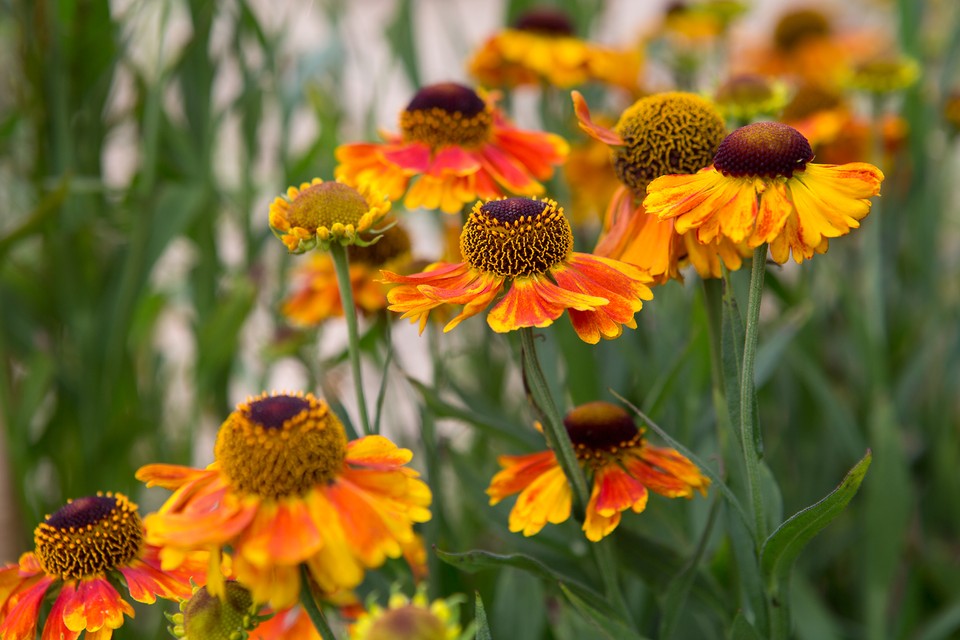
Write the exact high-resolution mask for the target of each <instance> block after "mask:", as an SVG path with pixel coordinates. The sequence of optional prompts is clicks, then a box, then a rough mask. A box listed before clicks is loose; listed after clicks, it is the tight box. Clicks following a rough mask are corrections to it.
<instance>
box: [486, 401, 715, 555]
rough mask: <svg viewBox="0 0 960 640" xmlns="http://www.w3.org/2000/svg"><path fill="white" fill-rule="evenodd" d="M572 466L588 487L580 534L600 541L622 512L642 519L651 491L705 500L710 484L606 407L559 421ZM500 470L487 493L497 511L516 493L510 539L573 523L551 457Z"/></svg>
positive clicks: (528, 458)
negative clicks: (581, 472) (574, 457)
mask: <svg viewBox="0 0 960 640" xmlns="http://www.w3.org/2000/svg"><path fill="white" fill-rule="evenodd" d="M563 425H564V427H565V428H566V430H567V433H568V434H569V435H570V440H571V441H572V443H573V447H574V451H575V452H576V454H577V461H578V463H579V464H580V466H581V467H582V468H583V469H584V470H585V471H586V472H587V474H588V480H589V482H590V484H591V485H592V489H591V493H590V501H589V502H588V503H587V508H586V518H585V520H584V523H583V531H584V533H585V534H586V536H587V539H588V540H590V541H592V542H598V541H599V540H601V539H603V538H604V537H605V536H607V535H609V534H610V533H611V532H612V531H613V530H614V529H616V528H617V525H618V524H620V517H621V514H622V512H624V511H626V510H627V509H631V510H633V512H634V513H640V512H642V511H643V510H644V509H646V507H647V498H648V495H649V492H648V490H649V491H654V492H656V493H659V494H660V495H662V496H666V497H668V498H692V497H693V493H694V491H699V492H700V493H701V494H702V495H706V492H707V487H709V486H710V479H709V478H707V477H706V476H704V475H703V474H702V473H700V471H699V469H697V467H696V465H694V464H693V463H692V462H690V460H688V459H687V458H686V457H684V456H683V455H681V454H680V453H678V452H677V451H675V450H674V449H663V448H659V447H654V446H651V445H650V444H649V443H648V442H647V441H646V438H644V434H643V430H642V429H638V428H637V425H636V424H635V423H634V421H633V419H632V418H631V417H630V415H629V414H627V412H626V411H624V410H623V409H622V408H620V407H618V406H616V405H613V404H610V403H609V402H589V403H587V404H583V405H580V406H578V407H576V408H575V409H573V410H572V411H570V412H569V413H568V414H567V415H566V417H565V418H564V419H563ZM498 462H499V463H500V466H501V467H503V469H502V470H501V471H500V472H498V473H497V474H496V475H495V476H494V477H493V479H492V480H491V481H490V487H489V488H487V495H489V496H490V504H491V505H494V504H497V503H498V502H500V501H501V500H503V499H504V498H506V497H508V496H512V495H513V494H515V493H519V494H520V495H519V497H518V498H517V502H516V504H515V505H514V506H513V509H511V510H510V520H509V526H510V531H513V532H514V533H523V535H525V536H532V535H536V534H537V533H539V532H540V530H541V529H543V527H544V526H546V524H547V523H548V522H549V523H551V524H560V523H561V522H565V521H566V520H567V519H568V518H569V517H570V506H571V502H572V495H573V494H572V491H571V489H570V484H569V483H568V482H567V477H566V476H565V475H564V473H563V469H561V467H560V464H559V463H558V462H557V458H556V455H555V454H554V452H553V451H542V452H539V453H531V454H527V455H521V456H500V458H499V459H498Z"/></svg>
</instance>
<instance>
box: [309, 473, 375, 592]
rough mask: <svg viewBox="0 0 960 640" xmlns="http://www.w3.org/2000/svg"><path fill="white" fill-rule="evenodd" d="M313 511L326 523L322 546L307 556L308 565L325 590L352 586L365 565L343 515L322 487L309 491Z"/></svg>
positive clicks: (316, 517)
mask: <svg viewBox="0 0 960 640" xmlns="http://www.w3.org/2000/svg"><path fill="white" fill-rule="evenodd" d="M307 503H308V504H309V505H310V511H311V513H313V517H314V519H315V520H316V521H317V522H318V523H323V527H322V531H323V539H324V544H323V547H322V548H321V549H320V551H318V552H317V553H316V554H314V555H313V556H311V557H310V558H308V559H307V566H308V567H309V568H310V573H311V574H312V575H313V577H314V579H315V580H316V581H317V584H319V585H320V588H321V590H322V591H324V592H325V593H333V592H334V591H337V590H338V589H352V588H353V587H355V586H357V585H358V584H360V582H361V581H362V580H363V566H362V565H361V563H360V562H359V559H358V558H357V556H356V554H355V553H354V552H353V550H352V549H351V547H350V543H349V542H348V541H347V534H346V532H345V531H344V529H343V527H342V526H341V524H340V517H339V514H338V513H337V510H336V508H335V507H334V506H333V504H332V503H331V502H330V501H329V500H328V499H327V498H326V496H325V495H323V494H322V493H321V492H319V491H311V492H310V493H308V494H307Z"/></svg>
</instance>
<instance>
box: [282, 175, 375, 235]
mask: <svg viewBox="0 0 960 640" xmlns="http://www.w3.org/2000/svg"><path fill="white" fill-rule="evenodd" d="M388 211H390V201H389V200H387V199H386V198H384V197H383V196H382V195H381V194H380V193H379V191H378V190H377V189H375V188H373V187H371V186H369V185H366V186H363V187H360V188H355V187H352V186H350V185H348V184H344V183H342V182H324V181H323V180H321V179H320V178H314V179H313V181H312V182H304V183H303V184H301V185H300V188H299V189H298V188H296V187H290V188H288V189H287V193H286V195H285V197H279V198H277V199H276V200H274V201H273V203H272V204H271V205H270V229H271V230H272V231H273V233H274V235H276V236H277V237H278V238H280V239H281V240H282V241H283V244H285V245H286V247H287V249H288V250H289V251H290V253H303V252H305V251H309V250H311V249H313V248H314V247H317V246H319V247H320V248H322V249H327V248H329V246H330V243H332V242H336V243H338V244H341V245H343V246H350V245H360V246H366V245H369V244H371V243H372V242H376V236H373V237H371V238H369V239H365V238H364V237H363V234H364V233H365V232H367V231H370V230H371V228H372V227H373V225H374V224H376V223H377V222H379V221H380V220H381V219H382V218H383V217H384V216H385V215H387V212H388Z"/></svg>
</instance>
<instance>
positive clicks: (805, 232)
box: [643, 122, 883, 264]
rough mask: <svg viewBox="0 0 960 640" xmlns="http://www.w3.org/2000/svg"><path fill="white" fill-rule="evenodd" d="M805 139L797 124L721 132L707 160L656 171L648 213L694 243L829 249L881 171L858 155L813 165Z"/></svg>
mask: <svg viewBox="0 0 960 640" xmlns="http://www.w3.org/2000/svg"><path fill="white" fill-rule="evenodd" d="M812 159H813V152H812V151H811V149H810V143H808V142H807V140H806V138H804V137H803V136H802V135H800V133H799V132H797V130H796V129H793V128H792V127H789V126H787V125H785V124H781V123H778V122H758V123H755V124H751V125H747V126H746V127H741V128H739V129H737V130H736V131H734V132H733V133H731V134H730V135H729V136H727V137H726V138H725V139H724V141H723V143H722V144H721V145H720V148H719V149H718V150H717V155H716V156H715V157H714V161H713V164H712V165H710V166H709V167H707V168H705V169H703V170H701V171H699V172H698V173H696V174H694V175H671V176H664V177H662V178H657V179H656V180H654V181H653V182H652V183H650V186H649V187H648V188H647V197H646V199H645V200H644V201H643V205H644V207H646V209H647V212H648V213H651V214H655V215H657V216H659V218H660V219H661V220H668V219H673V220H675V225H676V229H677V231H678V232H681V233H685V232H687V231H690V230H691V229H695V230H696V233H697V238H698V240H699V241H700V242H703V243H710V242H716V241H717V240H718V239H722V238H727V239H729V240H730V241H731V242H735V243H740V242H747V243H748V244H749V246H751V247H754V248H756V247H759V246H760V245H762V244H764V243H769V245H770V253H771V256H772V257H773V259H774V260H775V261H776V262H779V263H781V264H782V263H783V262H786V260H787V258H788V257H789V256H790V254H791V253H792V254H793V259H794V260H796V261H797V262H803V260H804V259H809V258H811V257H813V254H814V252H817V253H823V252H824V251H826V250H827V245H828V239H829V238H836V237H838V236H842V235H846V234H847V233H849V232H850V229H855V228H857V227H859V226H860V220H862V219H863V218H864V217H866V215H867V214H868V213H869V212H870V200H869V198H871V197H872V196H875V195H877V194H878V193H880V183H881V182H882V181H883V173H882V172H881V171H880V170H879V169H878V168H876V167H875V166H873V165H871V164H867V163H863V162H855V163H850V164H844V165H829V164H822V165H821V164H813V163H811V162H810V161H811V160H812Z"/></svg>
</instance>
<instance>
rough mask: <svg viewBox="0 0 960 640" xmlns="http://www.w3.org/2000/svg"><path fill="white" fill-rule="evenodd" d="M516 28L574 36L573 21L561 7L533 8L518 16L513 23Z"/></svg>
mask: <svg viewBox="0 0 960 640" xmlns="http://www.w3.org/2000/svg"><path fill="white" fill-rule="evenodd" d="M513 28H514V29H519V30H520V31H532V32H534V33H540V34H543V35H548V36H572V35H573V22H571V21H570V17H569V16H568V15H567V14H566V13H564V12H563V11H560V10H559V9H552V8H548V7H539V8H537V9H531V10H530V11H527V12H525V13H523V14H521V15H520V17H518V18H517V19H516V20H515V21H514V23H513Z"/></svg>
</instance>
